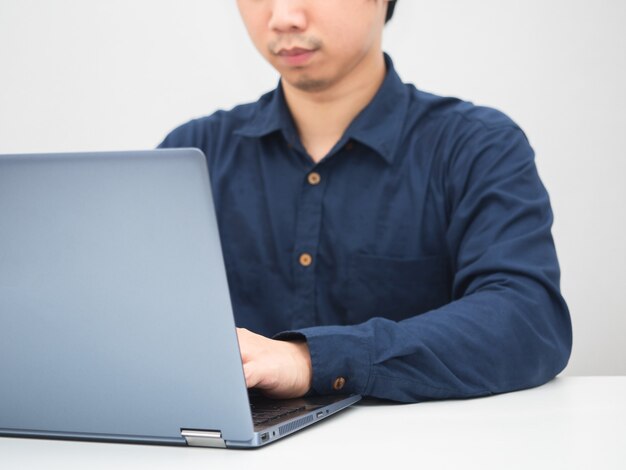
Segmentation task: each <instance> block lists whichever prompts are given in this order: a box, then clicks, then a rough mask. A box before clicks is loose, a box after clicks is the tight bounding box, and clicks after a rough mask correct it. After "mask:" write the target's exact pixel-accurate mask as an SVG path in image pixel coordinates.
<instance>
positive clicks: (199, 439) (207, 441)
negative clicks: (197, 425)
mask: <svg viewBox="0 0 626 470" xmlns="http://www.w3.org/2000/svg"><path fill="white" fill-rule="evenodd" d="M180 433H181V434H182V436H183V437H184V438H185V440H186V441H187V445H188V446H193V447H220V448H222V449H225V448H226V443H225V442H224V439H222V433H221V432H220V431H200V430H197V429H181V431H180Z"/></svg>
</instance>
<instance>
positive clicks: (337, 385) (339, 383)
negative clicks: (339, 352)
mask: <svg viewBox="0 0 626 470" xmlns="http://www.w3.org/2000/svg"><path fill="white" fill-rule="evenodd" d="M345 384H346V379H345V378H343V377H337V378H336V379H335V381H334V382H333V389H334V390H336V391H339V390H341V389H342V388H343V387H344V385H345Z"/></svg>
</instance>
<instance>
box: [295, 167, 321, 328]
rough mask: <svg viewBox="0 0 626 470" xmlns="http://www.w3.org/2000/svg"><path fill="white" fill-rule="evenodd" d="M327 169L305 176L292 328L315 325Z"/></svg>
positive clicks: (297, 249) (299, 212) (297, 248)
mask: <svg viewBox="0 0 626 470" xmlns="http://www.w3.org/2000/svg"><path fill="white" fill-rule="evenodd" d="M325 180H326V178H325V174H324V169H323V168H322V167H321V166H316V167H313V168H312V169H310V170H309V171H308V172H307V173H306V174H305V175H304V177H303V180H302V186H301V190H300V195H299V198H298V217H297V222H296V237H295V243H294V251H293V254H292V263H293V266H294V270H293V272H294V280H295V291H296V292H295V293H296V296H295V305H294V313H293V317H292V328H294V329H295V328H306V327H309V326H312V325H314V324H315V323H316V311H317V305H316V296H315V292H316V288H315V284H316V274H317V271H318V270H317V257H318V254H319V240H320V231H321V226H322V201H323V197H324V190H325V188H326V181H325Z"/></svg>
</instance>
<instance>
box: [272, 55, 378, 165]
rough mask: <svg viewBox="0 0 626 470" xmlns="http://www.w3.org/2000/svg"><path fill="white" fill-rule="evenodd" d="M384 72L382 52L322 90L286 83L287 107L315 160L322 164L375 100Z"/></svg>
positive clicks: (304, 143) (304, 144) (284, 84)
mask: <svg viewBox="0 0 626 470" xmlns="http://www.w3.org/2000/svg"><path fill="white" fill-rule="evenodd" d="M385 73H386V70H385V60H384V57H383V54H382V52H380V53H378V54H372V56H371V57H370V58H368V59H365V60H363V61H362V62H361V63H359V65H358V66H357V67H355V68H354V69H353V70H352V71H350V73H349V74H347V75H346V76H345V77H344V78H343V79H341V80H340V81H338V82H336V83H333V84H332V85H331V86H329V87H328V88H326V89H324V90H322V91H317V92H307V91H302V90H300V89H298V88H295V87H293V86H292V85H290V84H289V83H287V82H286V81H285V80H283V82H282V86H283V90H284V93H285V99H286V101H287V105H288V106H289V109H290V110H291V114H292V116H293V119H294V121H295V124H296V127H297V129H298V133H299V135H300V140H301V141H302V145H303V146H304V148H305V149H306V150H307V152H308V153H309V155H310V156H311V158H312V159H313V161H315V162H316V163H317V162H319V161H320V160H321V159H322V158H324V157H325V156H326V155H327V154H328V152H329V151H330V150H331V149H332V148H333V147H334V146H335V144H336V143H337V142H338V141H339V139H341V136H342V135H343V133H344V132H345V130H346V129H347V128H348V126H349V125H350V123H351V122H352V121H353V120H354V118H355V117H356V116H357V115H358V114H359V113H360V112H361V110H363V108H365V107H366V106H367V105H368V103H369V102H370V101H371V100H372V98H373V97H374V95H375V94H376V92H377V91H378V89H379V88H380V86H381V84H382V82H383V80H384V79H385Z"/></svg>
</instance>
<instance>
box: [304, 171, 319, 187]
mask: <svg viewBox="0 0 626 470" xmlns="http://www.w3.org/2000/svg"><path fill="white" fill-rule="evenodd" d="M307 179H308V180H309V184H311V185H313V186H315V185H317V184H320V181H322V177H321V176H320V174H319V173H316V172H312V173H309V177H308V178H307Z"/></svg>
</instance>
